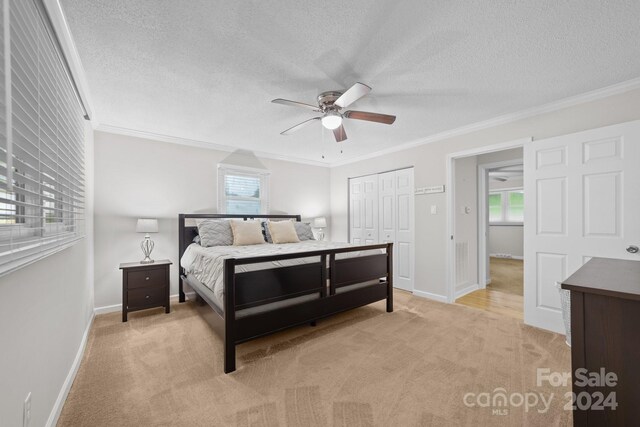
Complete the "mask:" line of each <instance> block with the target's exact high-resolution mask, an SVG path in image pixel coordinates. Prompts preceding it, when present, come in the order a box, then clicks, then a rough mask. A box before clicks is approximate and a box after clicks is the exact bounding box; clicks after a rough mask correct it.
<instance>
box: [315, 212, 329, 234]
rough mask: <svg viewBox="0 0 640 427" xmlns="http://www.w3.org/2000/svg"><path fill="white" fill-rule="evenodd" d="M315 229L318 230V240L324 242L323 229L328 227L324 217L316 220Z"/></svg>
mask: <svg viewBox="0 0 640 427" xmlns="http://www.w3.org/2000/svg"><path fill="white" fill-rule="evenodd" d="M313 227H314V228H317V229H318V240H324V231H323V229H324V228H326V227H327V219H326V218H325V217H323V216H321V217H318V218H316V219H314V220H313Z"/></svg>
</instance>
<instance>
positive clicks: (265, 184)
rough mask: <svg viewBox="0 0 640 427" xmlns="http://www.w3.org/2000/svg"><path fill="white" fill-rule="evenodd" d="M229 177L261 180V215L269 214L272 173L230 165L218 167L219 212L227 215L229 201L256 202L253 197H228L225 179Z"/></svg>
mask: <svg viewBox="0 0 640 427" xmlns="http://www.w3.org/2000/svg"><path fill="white" fill-rule="evenodd" d="M227 175H235V176H246V177H252V178H259V179H260V198H259V200H260V212H259V213H258V214H260V215H266V214H268V213H269V194H270V192H269V181H270V180H269V178H270V175H271V172H269V171H268V170H266V169H258V168H251V167H247V166H237V165H228V164H223V163H221V164H219V165H218V197H217V200H218V212H219V213H223V214H227V213H229V212H227V201H228V200H252V201H253V200H255V198H251V197H241V196H232V197H228V196H227V195H226V192H225V185H224V183H225V177H226V176H227Z"/></svg>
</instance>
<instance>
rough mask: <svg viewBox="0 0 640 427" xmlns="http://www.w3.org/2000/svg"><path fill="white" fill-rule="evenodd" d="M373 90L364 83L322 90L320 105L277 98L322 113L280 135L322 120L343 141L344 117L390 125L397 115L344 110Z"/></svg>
mask: <svg viewBox="0 0 640 427" xmlns="http://www.w3.org/2000/svg"><path fill="white" fill-rule="evenodd" d="M370 91H371V88H370V87H369V86H367V85H366V84H364V83H356V84H354V85H353V86H351V87H350V88H349V89H347V90H346V91H345V92H340V91H335V90H332V91H328V92H322V93H321V94H320V95H318V105H317V106H315V105H311V104H305V103H304V102H297V101H290V100H288V99H282V98H277V99H274V100H273V101H271V102H273V103H276V104H282V105H290V106H292V107H302V108H307V109H309V110H313V111H315V112H318V113H322V115H321V116H318V117H313V118H311V119H308V120H305V121H304V122H302V123H298V124H297V125H295V126H293V127H290V128H289V129H287V130H285V131H283V132H280V135H291V134H292V133H293V132H295V131H297V130H300V129H301V128H303V127H305V126H306V125H308V124H310V123H312V122H315V121H317V120H320V122H321V123H322V126H324V127H325V128H327V129H329V130H332V131H333V136H335V138H336V141H337V142H342V141H344V140H346V139H347V134H346V132H345V131H344V126H342V120H343V119H355V120H365V121H368V122H376V123H384V124H385V125H390V124H392V123H393V122H395V120H396V116H390V115H388V114H379V113H369V112H366V111H355V110H347V111H344V112H343V111H342V110H343V109H345V108H347V107H348V106H349V105H351V104H353V103H354V102H356V101H357V100H358V99H360V98H362V97H363V96H365V95H366V94H368V93H369V92H370Z"/></svg>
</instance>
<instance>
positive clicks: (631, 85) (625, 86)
mask: <svg viewBox="0 0 640 427" xmlns="http://www.w3.org/2000/svg"><path fill="white" fill-rule="evenodd" d="M634 89H640V77H638V78H635V79H632V80H627V81H625V82H622V83H617V84H614V85H611V86H607V87H604V88H601V89H596V90H593V91H591V92H586V93H583V94H580V95H576V96H572V97H569V98H564V99H561V100H558V101H554V102H550V103H548V104H544V105H541V106H538V107H532V108H528V109H526V110H521V111H518V112H515V113H509V114H504V115H502V116H498V117H494V118H492V119H489V120H484V121H481V122H476V123H472V124H470V125H466V126H461V127H459V128H455V129H451V130H447V131H444V132H440V133H437V134H434V135H430V136H428V137H425V138H420V139H417V140H414V141H410V142H406V143H404V144H400V145H397V146H395V147H391V148H387V149H384V150H379V151H375V152H373V153H369V154H365V155H362V156H357V157H353V158H351V159H345V160H342V161H337V162H332V163H329V162H320V161H317V160H309V159H302V158H298V157H291V156H285V155H281V154H275V153H267V152H259V151H254V154H255V155H256V156H258V157H261V158H265V159H274V160H282V161H286V162H294V163H301V164H307V165H313V166H321V167H329V168H334V167H338V166H344V165H348V164H351V163H357V162H360V161H363V160H368V159H372V158H375V157H380V156H384V155H387V154H391V153H396V152H398V151H404V150H408V149H410V148H415V147H419V146H422V145H426V144H430V143H433V142H437V141H442V140H445V139H448V138H453V137H456V136H460V135H465V134H469V133H472V132H477V131H480V130H483V129H489V128H492V127H496V126H500V125H505V124H508V123H512V122H516V121H518V120H522V119H526V118H529V117H535V116H539V115H542V114H546V113H550V112H554V111H558V110H562V109H565V108H569V107H573V106H576V105H580V104H584V103H587V102H591V101H596V100H598V99H602V98H607V97H609V96H613V95H618V94H621V93H625V92H628V91H631V90H634ZM94 123H95V122H94ZM94 129H95V130H97V131H100V132H106V133H112V134H117V135H125V136H133V137H137V138H145V139H151V140H156V141H162V142H168V143H172V144H180V145H187V146H190V147H198V148H206V149H210V150H218V151H224V152H229V153H231V152H233V151H236V150H238V147H232V146H229V145H223V144H216V143H213V142H206V141H200V140H194V139H188V138H181V137H176V136H170V135H163V134H158V133H154V132H147V131H141V130H136V129H129V128H125V127H121V126H114V125H108V124H104V123H99V124H94Z"/></svg>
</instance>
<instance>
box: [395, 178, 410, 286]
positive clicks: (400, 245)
mask: <svg viewBox="0 0 640 427" xmlns="http://www.w3.org/2000/svg"><path fill="white" fill-rule="evenodd" d="M395 193H396V194H395V199H396V204H395V205H396V221H395V222H396V229H395V235H396V236H395V237H396V238H395V242H394V252H395V253H394V258H393V260H394V273H395V274H394V281H393V285H394V286H395V287H396V288H400V289H404V290H407V291H413V271H414V268H413V265H414V262H413V256H414V255H413V253H414V249H413V247H414V246H413V243H414V242H413V239H414V228H415V227H414V215H415V210H414V206H413V205H414V195H413V168H410V169H402V170H398V171H395Z"/></svg>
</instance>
